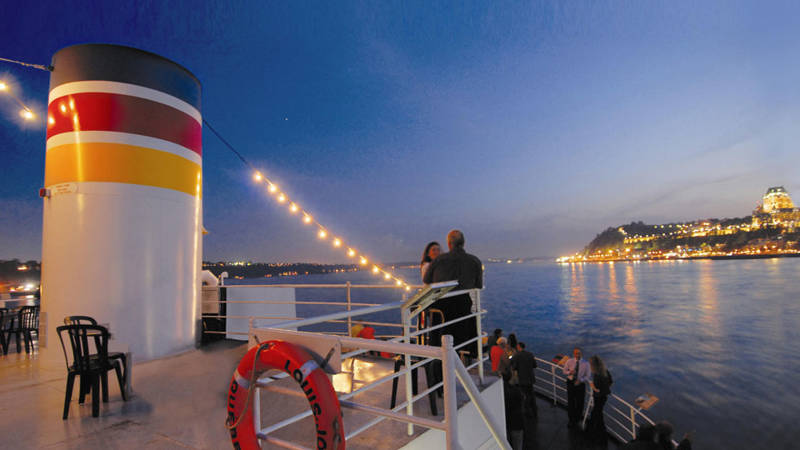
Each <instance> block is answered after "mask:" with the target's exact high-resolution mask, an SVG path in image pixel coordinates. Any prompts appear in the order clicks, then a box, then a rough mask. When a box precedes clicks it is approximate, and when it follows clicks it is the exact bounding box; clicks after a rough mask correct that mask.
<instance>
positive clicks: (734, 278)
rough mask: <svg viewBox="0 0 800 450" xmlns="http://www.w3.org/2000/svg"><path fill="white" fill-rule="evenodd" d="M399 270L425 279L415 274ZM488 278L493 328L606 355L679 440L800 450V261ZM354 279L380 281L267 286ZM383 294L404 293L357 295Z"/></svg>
mask: <svg viewBox="0 0 800 450" xmlns="http://www.w3.org/2000/svg"><path fill="white" fill-rule="evenodd" d="M399 272H400V273H404V275H406V276H407V277H408V279H409V280H416V279H418V277H419V274H418V271H417V270H416V269H400V270H399ZM485 279H486V289H485V290H484V291H483V294H482V299H483V305H484V307H485V309H487V311H488V314H487V316H486V317H485V319H484V328H485V329H486V330H491V329H493V328H502V329H503V330H504V331H505V334H506V335H507V334H508V333H509V332H515V333H517V335H518V337H519V338H520V340H522V341H524V342H526V343H527V345H528V348H529V349H530V350H532V351H533V352H534V353H535V354H536V355H537V356H539V357H542V358H544V359H550V358H552V356H553V355H555V354H557V353H562V354H566V353H569V352H571V349H572V348H573V346H575V345H579V346H581V347H582V348H583V349H584V355H586V357H587V358H588V356H590V355H593V354H598V355H600V356H601V357H603V359H604V360H605V361H606V364H607V366H608V368H609V370H610V371H611V372H612V374H613V376H614V381H615V383H614V386H613V387H612V389H613V391H614V393H616V394H617V395H619V396H620V397H622V398H624V399H626V400H628V401H631V402H632V401H633V399H635V398H636V397H637V396H639V395H641V394H643V393H645V392H650V393H653V394H655V395H656V396H657V397H659V398H660V401H659V402H658V403H657V404H656V405H655V406H654V407H653V408H651V410H650V411H649V412H648V415H649V416H650V417H651V418H653V419H654V420H662V419H666V420H669V421H670V422H672V423H673V425H675V428H676V434H677V435H678V436H677V437H680V436H681V435H682V434H683V433H684V432H686V431H693V432H694V443H695V448H708V449H760V448H764V449H789V448H798V447H797V446H798V445H799V444H798V443H800V426H799V425H798V421H800V388H798V386H800V283H799V282H798V281H800V259H798V258H785V259H767V260H733V261H711V260H695V261H672V262H638V263H632V262H627V263H626V262H623V263H619V262H618V263H613V264H609V263H605V264H602V263H594V264H572V265H558V264H555V263H530V264H487V265H486V274H485ZM348 280H350V281H352V282H354V283H375V282H376V281H375V278H373V277H371V276H370V275H369V274H367V273H363V272H357V273H338V274H327V275H311V276H300V277H290V278H286V277H284V278H280V279H271V280H269V281H270V282H280V283H331V282H333V283H340V282H341V283H344V282H345V281H348ZM240 282H248V283H252V282H253V280H243V281H240ZM334 297H336V298H338V299H339V300H341V299H342V298H343V295H342V294H341V290H339V291H337V292H333V291H326V290H312V289H308V290H299V291H298V293H297V298H298V300H300V299H304V300H305V299H322V298H325V299H328V298H334ZM376 299H379V300H378V301H387V300H389V299H397V295H396V294H394V295H392V294H389V293H380V291H375V290H370V291H364V292H355V293H354V295H353V301H370V302H375V301H376ZM331 311H333V310H331ZM324 312H327V310H324V309H323V310H320V309H319V308H318V307H315V309H314V311H313V314H312V311H304V308H299V309H298V313H299V315H300V316H308V315H314V314H321V313H324ZM395 315H396V313H395ZM391 319H393V320H394V321H397V318H395V317H391Z"/></svg>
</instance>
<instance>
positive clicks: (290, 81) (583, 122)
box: [0, 1, 800, 261]
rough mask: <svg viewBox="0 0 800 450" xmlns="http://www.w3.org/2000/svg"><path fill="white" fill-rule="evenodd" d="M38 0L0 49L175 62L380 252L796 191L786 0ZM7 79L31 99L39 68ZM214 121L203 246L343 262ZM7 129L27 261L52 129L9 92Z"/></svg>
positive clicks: (15, 229) (528, 235)
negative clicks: (73, 50) (149, 56)
mask: <svg viewBox="0 0 800 450" xmlns="http://www.w3.org/2000/svg"><path fill="white" fill-rule="evenodd" d="M32 3H33V4H30V3H24V2H5V3H4V4H3V5H2V6H0V25H1V26H2V28H0V29H2V30H3V32H2V41H1V42H0V56H2V57H7V58H15V59H20V60H26V61H31V62H37V63H47V62H49V60H50V57H51V56H52V54H53V53H54V52H55V51H57V50H58V49H60V48H62V47H65V46H68V45H72V44H77V43H84V42H108V43H118V44H125V45H131V46H135V47H139V48H142V49H145V50H149V51H152V52H155V53H159V54H161V55H164V56H166V57H168V58H170V59H173V60H175V61H176V62H178V63H180V64H182V65H184V66H185V67H187V68H188V69H189V70H191V71H192V72H193V73H194V74H195V75H196V76H197V77H198V78H199V79H200V80H201V81H202V83H203V88H204V91H203V115H204V117H205V118H206V119H207V120H209V121H210V122H211V123H212V125H214V126H215V128H217V129H218V130H219V131H220V132H222V133H223V134H224V135H225V136H226V137H227V138H228V140H229V141H231V142H232V143H233V144H234V145H235V146H237V148H238V149H239V150H240V151H241V152H242V153H244V154H245V155H246V156H247V157H248V158H250V159H251V160H252V161H253V162H254V163H256V164H257V165H258V166H260V167H262V168H263V169H264V172H265V173H267V174H268V175H269V176H271V177H272V178H274V179H276V180H277V181H278V182H279V184H280V186H281V187H283V188H284V189H286V191H287V192H288V193H289V194H290V195H292V197H293V198H296V199H297V200H298V201H299V203H300V204H301V205H302V206H303V207H305V208H307V209H308V210H309V211H311V212H312V213H314V214H315V218H317V219H319V220H320V222H322V223H323V224H326V225H327V226H328V227H329V228H330V229H331V230H333V231H335V232H336V233H337V234H340V235H342V236H343V237H345V238H346V239H348V241H350V242H353V243H354V244H355V245H357V246H358V248H359V249H362V250H363V251H365V252H367V253H368V254H371V255H374V257H375V258H377V259H382V260H386V261H397V260H414V259H417V258H418V257H419V255H418V254H419V253H421V251H422V248H423V246H424V245H425V243H426V242H427V241H429V240H434V239H436V240H439V241H444V237H445V234H446V233H447V231H448V230H449V229H450V228H453V227H459V228H461V229H463V230H464V232H465V234H466V237H467V247H468V248H469V249H470V250H471V251H473V252H474V253H476V254H478V255H480V256H482V257H489V256H507V257H513V256H535V255H556V254H560V253H566V252H572V251H575V250H578V249H580V248H581V247H582V246H583V245H584V244H585V243H587V242H588V241H589V240H590V239H591V238H592V237H594V235H595V234H596V233H597V232H599V231H601V230H602V229H604V228H605V227H608V226H613V225H618V224H621V223H627V222H629V221H631V220H644V221H646V222H662V221H677V220H690V219H696V218H705V217H734V216H743V215H746V214H748V213H749V212H750V211H751V210H752V209H753V207H754V206H755V204H756V203H757V202H758V201H759V198H760V195H761V194H762V193H763V192H764V191H765V190H766V188H767V187H768V186H772V185H784V186H785V187H786V188H787V189H788V190H789V191H790V193H793V194H795V195H796V196H798V197H799V198H798V199H800V179H799V178H798V167H800V151H798V146H797V144H798V142H799V141H800V140H799V139H798V138H799V137H800V127H798V125H797V124H798V123H800V91H799V90H798V84H800V31H798V30H800V4H799V3H797V2H785V3H773V2H744V3H739V2H733V1H724V2H700V3H698V2H687V3H685V4H676V3H680V2H595V1H592V2H584V3H580V2H557V1H556V2H534V3H527V4H518V3H508V4H502V5H500V4H496V3H495V4H492V5H487V4H486V3H487V2H484V3H476V4H472V5H471V6H464V5H454V4H445V3H435V4H431V3H430V2H335V3H331V4H324V3H323V2H310V3H302V2H258V3H259V4H257V5H234V4H233V2H198V1H187V2H160V1H140V2H100V3H98V4H91V3H75V4H71V3H70V2H32ZM36 3H39V4H38V5H37V4H36ZM253 3H256V2H253ZM167 4H168V5H167ZM0 75H1V76H2V77H3V78H4V79H6V80H7V81H8V82H10V83H11V85H12V87H13V88H14V89H17V90H21V95H22V97H23V98H24V99H25V100H26V101H28V102H29V103H30V104H32V106H33V107H34V108H35V109H37V110H38V111H42V109H43V107H44V106H45V104H46V101H47V85H48V75H47V73H45V72H42V71H36V70H30V69H24V68H21V67H18V66H12V65H7V64H3V63H0ZM203 139H204V152H203V158H204V163H203V164H204V167H203V171H204V179H205V187H204V191H205V196H204V207H205V214H204V221H205V226H206V228H207V229H208V230H209V231H210V232H211V234H209V235H208V236H206V239H205V244H204V245H205V258H206V259H212V260H217V259H251V260H261V261H276V260H304V261H334V260H342V259H343V258H341V257H340V256H339V253H337V252H333V251H332V250H330V249H328V248H327V247H326V246H324V245H320V244H319V243H318V242H317V241H316V240H315V239H314V236H313V233H312V232H310V231H309V230H308V229H306V228H302V227H301V226H299V225H298V223H297V220H296V218H295V217H292V216H290V215H289V214H287V213H286V211H285V208H280V207H278V206H277V205H276V204H275V203H274V202H273V201H272V200H270V199H269V198H268V197H267V196H266V195H264V194H263V192H262V190H258V189H256V187H255V186H254V185H253V183H252V182H251V181H250V178H249V174H248V172H247V171H246V169H245V167H244V166H243V165H242V164H241V163H240V162H239V161H238V160H237V159H236V158H235V157H234V156H232V155H231V154H230V153H229V152H228V151H227V150H225V148H224V147H223V146H222V145H221V144H220V142H219V141H218V140H217V139H216V138H215V137H214V136H213V135H211V134H210V133H208V131H207V130H206V132H204V136H203ZM0 145H2V147H0V167H2V178H0V258H13V257H20V258H25V259H27V258H34V259H38V258H39V257H40V251H41V200H40V199H39V198H38V197H37V190H38V188H39V187H41V185H42V180H43V172H44V150H45V138H44V127H43V125H42V124H40V125H39V126H31V125H30V124H24V123H22V121H21V119H20V118H19V116H18V108H16V107H15V106H14V104H13V103H12V102H11V100H10V99H8V98H5V97H0Z"/></svg>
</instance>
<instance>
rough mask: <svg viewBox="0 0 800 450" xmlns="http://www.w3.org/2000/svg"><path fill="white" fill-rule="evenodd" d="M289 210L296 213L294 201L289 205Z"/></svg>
mask: <svg viewBox="0 0 800 450" xmlns="http://www.w3.org/2000/svg"><path fill="white" fill-rule="evenodd" d="M289 211H291V212H293V213H296V212H297V205H295V204H294V203H292V204H291V205H289Z"/></svg>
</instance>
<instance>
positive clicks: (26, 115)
mask: <svg viewBox="0 0 800 450" xmlns="http://www.w3.org/2000/svg"><path fill="white" fill-rule="evenodd" d="M0 61H3V62H7V63H12V64H18V65H20V66H24V67H30V68H33V69H39V70H44V71H47V72H50V71H52V70H53V66H45V65H43V64H33V63H27V62H24V61H17V60H16V59H10V58H0ZM0 92H3V93H5V94H7V95H9V96H10V97H11V98H13V99H14V100H16V101H17V103H19V106H20V108H22V109H21V110H20V112H19V115H20V116H22V118H23V119H25V120H33V119H35V118H36V114H34V112H33V110H32V109H31V108H29V107H28V105H26V104H25V103H24V102H23V101H22V100H20V98H19V97H18V96H17V95H15V94H14V92H12V91H11V88H10V87H9V85H8V83H6V82H5V81H2V80H0Z"/></svg>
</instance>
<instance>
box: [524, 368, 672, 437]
mask: <svg viewBox="0 0 800 450" xmlns="http://www.w3.org/2000/svg"><path fill="white" fill-rule="evenodd" d="M536 361H537V363H539V364H537V366H538V367H537V368H536V370H537V371H538V373H539V374H541V375H543V376H538V375H537V376H536V384H535V385H534V389H535V390H536V392H539V393H540V394H542V395H544V396H545V397H547V398H549V399H551V400H553V404H554V405H555V404H558V403H561V404H563V405H566V404H567V398H566V396H561V395H559V394H560V393H561V392H562V391H563V392H566V391H567V389H566V388H565V387H564V383H565V382H566V378H564V377H562V376H560V375H557V374H556V371H561V370H562V369H561V366H559V365H558V364H554V363H552V362H550V361H547V360H544V359H541V358H538V357H537V358H536ZM542 365H543V366H544V367H542ZM547 377H549V379H547ZM542 385H543V386H542ZM608 398H609V400H614V401H616V402H618V403H620V404H621V405H622V406H623V409H627V411H623V410H621V409H620V408H618V407H617V405H614V404H613V403H611V402H608V403H606V406H607V407H606V408H605V409H604V411H603V415H604V416H605V417H606V418H607V419H609V420H610V421H612V422H613V423H616V424H617V425H619V429H616V428H613V427H609V426H608V424H607V425H606V431H608V432H609V433H611V434H612V435H614V437H616V438H617V439H618V440H620V441H621V442H627V441H629V440H633V439H636V434H637V429H638V428H639V427H640V426H641V424H640V423H639V421H637V417H639V418H641V421H643V422H647V423H649V424H650V425H655V422H654V421H653V420H652V419H651V418H650V417H648V416H647V414H645V413H644V412H643V411H642V410H641V408H638V407H636V406H634V405H632V404H631V403H629V402H627V401H625V400H624V399H623V398H622V397H620V396H618V395H616V394H614V393H612V394H610V395H609V396H608ZM593 404H594V402H593V399H592V396H591V395H590V396H589V401H588V402H586V407H585V408H584V412H583V414H582V417H583V418H584V420H585V418H586V416H587V415H588V414H589V411H590V410H591V408H592V407H593ZM620 430H622V431H620ZM672 442H673V444H674V445H675V446H677V445H678V443H677V442H676V441H674V440H673V441H672Z"/></svg>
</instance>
